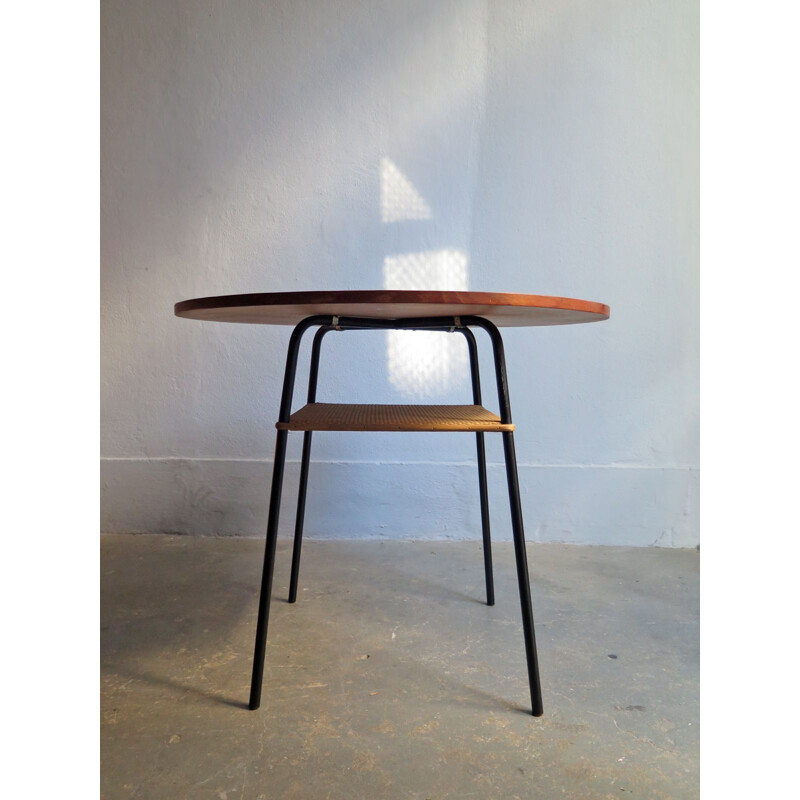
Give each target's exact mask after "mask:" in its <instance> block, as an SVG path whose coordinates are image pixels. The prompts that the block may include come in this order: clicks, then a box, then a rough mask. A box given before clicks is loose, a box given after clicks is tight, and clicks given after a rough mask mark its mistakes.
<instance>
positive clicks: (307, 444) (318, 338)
mask: <svg viewBox="0 0 800 800" xmlns="http://www.w3.org/2000/svg"><path fill="white" fill-rule="evenodd" d="M330 330H333V328H331V327H330V325H323V326H322V327H321V328H320V329H319V330H318V331H317V332H316V334H315V335H314V343H313V344H312V345H311V369H310V370H309V373H308V398H307V400H308V402H309V403H313V402H315V401H316V399H317V377H318V376H319V352H320V347H321V346H322V339H323V337H324V336H325V334H326V333H328V331H330ZM312 433H313V431H306V432H305V434H304V435H303V456H302V459H301V461H300V487H299V489H298V492H297V516H296V517H295V523H294V545H293V547H292V576H291V580H290V581H289V602H290V603H294V602H295V601H296V600H297V584H298V580H299V577H300V551H301V549H302V547H303V522H304V521H305V514H306V490H307V488H308V470H309V468H310V465H311V434H312Z"/></svg>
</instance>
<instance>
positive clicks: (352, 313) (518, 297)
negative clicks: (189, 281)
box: [175, 289, 610, 327]
mask: <svg viewBox="0 0 800 800" xmlns="http://www.w3.org/2000/svg"><path fill="white" fill-rule="evenodd" d="M609 313H610V310H609V307H608V306H606V305H603V304H602V303H593V302H591V301H589V300H574V299H572V298H569V297H548V296H546V295H538V294H505V293H501V292H439V291H407V290H391V289H376V290H363V291H337V292H265V293H260V294H230V295H222V296H221V297H199V298H195V299H193V300H183V301H182V302H180V303H176V304H175V316H178V317H186V318H188V319H199V320H207V321H212V322H244V323H255V324H259V325H296V324H297V323H298V322H300V320H302V319H305V317H310V316H313V315H315V314H331V315H332V316H340V317H367V318H369V319H408V318H412V317H452V316H471V315H472V316H479V317H485V318H486V319H489V320H491V321H492V322H493V323H494V324H495V325H497V326H505V327H521V326H526V325H571V324H574V323H579V322H598V321H601V320H604V319H608V317H609Z"/></svg>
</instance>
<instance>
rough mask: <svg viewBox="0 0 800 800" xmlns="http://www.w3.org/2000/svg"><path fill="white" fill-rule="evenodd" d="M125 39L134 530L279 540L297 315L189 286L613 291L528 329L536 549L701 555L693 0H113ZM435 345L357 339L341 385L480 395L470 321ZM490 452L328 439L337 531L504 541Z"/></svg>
mask: <svg viewBox="0 0 800 800" xmlns="http://www.w3.org/2000/svg"><path fill="white" fill-rule="evenodd" d="M102 28H103V30H102V294H103V310H102V320H103V330H102V384H103V385H102V391H103V420H102V425H103V452H102V456H103V462H102V480H103V493H102V497H103V507H102V525H103V528H104V530H107V531H182V532H188V533H204V534H211V533H217V534H247V535H260V534H263V530H264V525H265V521H266V508H267V495H268V481H269V475H270V472H271V458H272V449H273V446H274V428H273V424H274V421H275V418H276V413H277V407H278V398H279V391H280V380H281V377H282V370H283V360H284V356H285V347H286V343H287V341H288V336H289V329H288V328H272V327H260V326H243V325H242V326H239V325H223V324H214V323H199V322H193V321H187V320H181V319H177V318H175V317H174V316H173V315H172V306H173V304H174V303H175V302H176V301H178V300H181V299H185V298H188V297H195V296H202V295H210V294H226V293H235V292H251V291H280V290H303V289H320V288H323V289H365V288H380V287H390V288H410V289H411V288H453V289H460V288H469V289H476V290H494V291H513V292H531V293H539V294H558V295H566V296H573V297H581V298H586V299H591V300H599V301H602V302H605V303H608V304H609V305H610V306H611V307H612V317H611V320H610V321H608V322H605V323H600V324H594V325H585V326H571V327H559V328H551V329H548V328H539V329H521V330H509V331H508V332H507V334H506V346H507V353H508V362H509V373H510V379H511V399H512V406H513V410H514V419H515V422H516V423H517V427H518V433H517V452H518V456H519V458H520V479H521V483H522V487H523V506H524V512H525V516H526V527H527V533H528V536H529V538H531V539H533V540H543V541H565V542H578V543H607V544H641V545H649V544H660V545H666V546H686V545H694V544H696V543H697V542H698V508H697V503H698V499H697V498H698V479H699V478H698V475H699V473H698V394H699V390H698V89H697V83H698V9H697V5H696V3H695V2H693V1H689V0H650V1H649V2H648V1H647V0H610V1H609V2H602V3H600V2H596V0H544V1H543V2H527V3H520V2H486V1H483V2H478V0H457V1H455V0H454V1H452V2H448V1H446V0H426V1H425V2H403V3H398V2H388V1H383V0H361V1H360V2H355V1H354V0H343V1H342V2H337V3H325V2H321V1H319V0H318V1H317V2H298V0H291V1H286V2H256V0H238V1H237V2H230V3H220V2H212V1H211V0H206V1H203V0H191V1H190V0H173V2H169V3H164V2H161V1H160V0H158V1H155V0H151V1H149V2H144V1H142V0H125V1H124V2H123V1H122V0H104V3H103V5H102ZM409 336H411V337H413V336H414V334H388V335H387V334H385V333H375V332H373V333H350V334H342V335H336V334H331V335H329V336H328V337H327V338H326V340H325V347H324V355H323V364H322V368H321V374H320V392H319V395H318V399H320V400H323V401H324V400H330V401H335V400H343V399H351V400H352V399H355V398H358V399H359V400H361V401H363V402H369V401H374V402H401V403H402V402H415V401H417V402H419V401H423V402H437V401H442V402H468V401H469V397H470V394H469V383H468V374H467V370H466V358H465V353H464V352H463V342H462V341H461V338H460V337H455V336H453V337H449V338H448V336H447V335H446V334H442V335H438V337H437V335H435V334H431V335H429V336H433V337H434V338H433V339H430V338H429V339H426V340H423V341H422V342H421V343H420V341H419V340H413V341H412V340H410V339H409ZM351 337H355V338H351ZM354 342H356V346H355V347H353V343H354ZM348 343H349V344H350V346H349V347H348ZM481 352H482V356H483V358H484V364H485V365H486V366H485V367H484V376H485V380H484V397H485V398H486V405H488V406H490V407H495V408H496V405H495V404H494V402H493V398H492V391H493V387H492V384H491V382H490V381H489V380H486V378H488V377H490V375H491V372H490V368H489V366H490V362H489V361H488V358H489V351H488V348H487V347H486V343H485V342H484V341H481ZM304 355H306V356H307V348H306V351H305V353H304ZM301 358H302V356H301ZM304 382H305V381H304V377H303V378H301V379H300V380H299V381H298V386H297V395H296V397H297V401H298V402H301V401H302V397H303V395H304V392H305V386H304ZM488 438H489V441H488V456H489V459H490V461H491V462H492V464H493V466H491V467H490V492H491V500H492V515H493V523H494V531H493V533H494V535H495V536H496V537H497V538H508V537H509V534H510V531H509V521H508V511H507V495H506V493H505V487H504V483H503V472H502V468H501V467H500V464H501V463H502V447H501V443H500V441H499V439H496V438H493V437H488ZM300 441H301V436H300V435H299V434H298V435H295V436H292V437H290V445H289V458H290V460H292V461H294V462H296V461H297V460H298V459H299V455H300ZM474 457H475V445H474V438H473V437H472V436H471V435H468V434H459V435H454V434H449V435H448V434H367V433H355V434H338V433H327V434H317V435H316V436H315V440H314V465H313V467H312V472H311V480H310V485H309V499H308V510H307V515H306V530H307V534H308V535H309V536H325V537H337V536H347V537H351V536H387V537H394V536H415V537H443V536H444V537H458V538H460V537H473V536H475V537H476V536H478V535H479V516H478V506H477V478H476V472H475V466H474ZM296 481H297V467H296V464H294V465H291V467H290V469H289V471H288V473H287V482H286V488H285V505H284V511H283V517H282V529H283V531H284V532H288V531H289V530H290V529H291V526H292V523H293V516H294V513H293V508H292V506H291V503H292V499H293V498H294V496H295V494H296Z"/></svg>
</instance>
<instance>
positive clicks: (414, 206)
mask: <svg viewBox="0 0 800 800" xmlns="http://www.w3.org/2000/svg"><path fill="white" fill-rule="evenodd" d="M430 218H431V208H430V206H429V205H428V204H427V203H426V202H425V199H424V198H423V197H422V195H421V194H420V193H419V192H418V191H417V189H416V188H415V186H414V184H413V183H411V181H410V180H409V179H408V178H406V176H405V175H403V173H402V172H400V170H399V169H398V168H397V165H396V164H395V163H394V162H393V161H391V160H390V159H388V158H382V159H381V220H382V221H383V222H403V221H405V220H414V219H430Z"/></svg>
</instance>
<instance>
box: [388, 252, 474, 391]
mask: <svg viewBox="0 0 800 800" xmlns="http://www.w3.org/2000/svg"><path fill="white" fill-rule="evenodd" d="M383 286H384V288H385V289H427V290H437V289H438V290H441V291H463V290H466V289H468V288H469V281H468V270H467V254H466V253H464V252H463V251H462V250H451V249H447V250H424V251H421V252H418V253H401V254H399V255H393V256H387V257H386V258H385V259H384V262H383ZM386 346H387V361H388V367H389V382H390V383H391V384H392V386H393V387H394V388H395V389H396V390H397V391H399V392H400V393H401V394H403V395H406V396H407V397H410V398H415V399H422V398H425V397H430V396H432V395H436V394H439V393H442V392H444V391H446V389H447V388H448V387H451V386H452V385H454V384H455V383H460V382H461V381H462V380H463V379H464V377H465V376H466V374H467V365H468V363H469V358H468V353H467V347H466V343H465V342H464V337H463V336H461V335H454V334H446V333H426V332H424V331H387V334H386Z"/></svg>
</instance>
